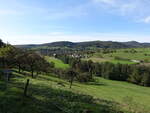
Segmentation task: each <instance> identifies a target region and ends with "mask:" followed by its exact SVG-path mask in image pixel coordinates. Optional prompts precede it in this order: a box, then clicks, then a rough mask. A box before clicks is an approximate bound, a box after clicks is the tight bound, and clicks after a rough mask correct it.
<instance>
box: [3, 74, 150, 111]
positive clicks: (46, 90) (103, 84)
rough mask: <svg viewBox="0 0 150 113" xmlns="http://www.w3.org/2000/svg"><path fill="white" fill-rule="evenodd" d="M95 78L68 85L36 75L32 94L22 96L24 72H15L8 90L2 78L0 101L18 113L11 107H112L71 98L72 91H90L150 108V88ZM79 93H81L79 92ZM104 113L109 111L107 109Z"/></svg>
mask: <svg viewBox="0 0 150 113" xmlns="http://www.w3.org/2000/svg"><path fill="white" fill-rule="evenodd" d="M96 79H97V81H96V82H91V83H88V84H80V83H74V84H73V88H72V89H69V88H68V87H69V83H68V82H66V81H64V80H61V79H58V78H55V77H52V76H46V75H41V76H39V77H38V78H37V79H30V87H29V95H30V97H29V98H23V96H22V93H23V87H24V83H25V80H26V79H25V77H24V76H23V75H20V74H16V77H15V78H13V79H11V82H10V84H9V85H8V88H7V90H6V89H5V88H6V85H5V84H4V82H0V100H1V103H0V104H1V105H7V106H5V107H4V108H5V109H6V110H8V109H9V110H11V112H10V113H15V112H12V111H13V110H15V109H17V108H20V110H21V111H22V112H21V113H25V112H28V113H43V112H45V113H46V112H50V111H51V112H54V111H55V112H54V113H61V112H60V110H57V109H58V108H56V106H55V105H53V103H56V104H58V105H59V106H62V105H63V106H62V108H63V109H66V110H69V109H75V108H76V107H77V108H79V109H80V107H81V108H82V109H83V108H84V109H90V110H93V113H99V111H103V107H107V109H108V110H109V107H108V106H109V105H108V103H107V104H106V105H105V106H103V105H102V103H101V104H91V103H88V102H87V101H88V100H87V101H86V99H83V100H82V98H81V99H80V98H79V100H76V99H72V97H73V96H71V95H74V94H77V93H78V94H88V95H91V96H93V97H94V98H99V99H104V100H108V101H115V102H119V103H122V104H126V103H128V102H130V105H129V106H130V107H135V108H136V109H138V108H139V106H140V107H145V109H148V110H150V88H147V87H141V86H137V85H133V84H130V83H126V82H118V81H111V80H105V79H103V78H96ZM59 82H61V83H63V84H64V85H65V86H61V85H59V84H58V83H59ZM71 92H72V93H71ZM62 95H64V97H62ZM65 95H66V96H65ZM67 95H68V96H67ZM69 95H70V96H69ZM75 97H76V96H75ZM79 97H81V96H80V95H79ZM64 103H65V104H64ZM109 103H110V102H109ZM68 104H69V105H68ZM133 104H135V105H133ZM136 105H137V106H138V107H137V106H136ZM71 106H72V107H73V108H72V107H71ZM102 106H103V107H102ZM10 107H11V109H10ZM126 109H128V108H126ZM31 111H32V112H31ZM8 113H9V112H8ZM74 113H78V112H74ZM79 113H80V112H79ZM102 113H109V112H108V111H107V112H102ZM114 113H116V112H114ZM145 113H146V112H145Z"/></svg>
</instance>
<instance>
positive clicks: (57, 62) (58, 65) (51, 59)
mask: <svg viewBox="0 0 150 113" xmlns="http://www.w3.org/2000/svg"><path fill="white" fill-rule="evenodd" d="M45 58H46V60H47V61H48V62H53V63H54V64H55V68H62V69H67V68H69V65H68V64H64V63H63V62H62V61H61V60H59V59H56V58H54V57H48V56H46V57H45Z"/></svg>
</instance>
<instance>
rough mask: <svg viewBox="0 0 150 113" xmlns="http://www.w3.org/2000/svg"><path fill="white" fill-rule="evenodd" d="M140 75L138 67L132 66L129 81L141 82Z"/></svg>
mask: <svg viewBox="0 0 150 113" xmlns="http://www.w3.org/2000/svg"><path fill="white" fill-rule="evenodd" d="M141 79H142V76H141V75H140V73H139V70H138V68H136V67H135V68H134V69H133V72H132V74H131V75H130V76H129V79H128V80H129V81H130V82H132V83H135V84H140V83H141Z"/></svg>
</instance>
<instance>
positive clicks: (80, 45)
mask: <svg viewBox="0 0 150 113" xmlns="http://www.w3.org/2000/svg"><path fill="white" fill-rule="evenodd" d="M15 46H16V47H19V48H35V47H45V46H46V47H68V48H92V47H94V48H135V47H138V48H140V47H150V43H139V42H136V41H130V42H113V41H89V42H76V43H74V42H69V41H60V42H52V43H45V44H37V45H36V44H35V45H34V44H29V45H15Z"/></svg>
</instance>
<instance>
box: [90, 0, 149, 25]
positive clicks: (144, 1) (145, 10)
mask: <svg viewBox="0 0 150 113" xmlns="http://www.w3.org/2000/svg"><path fill="white" fill-rule="evenodd" d="M92 1H93V3H95V5H99V6H100V8H102V7H104V8H106V9H107V11H109V12H110V13H113V14H115V15H121V16H125V17H126V18H130V19H133V20H135V21H136V22H137V21H138V22H139V20H141V19H143V18H144V17H147V16H149V14H150V7H149V6H150V1H149V0H92ZM147 21H149V19H148V18H147V19H146V20H145V23H149V22H147ZM142 22H144V21H142Z"/></svg>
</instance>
